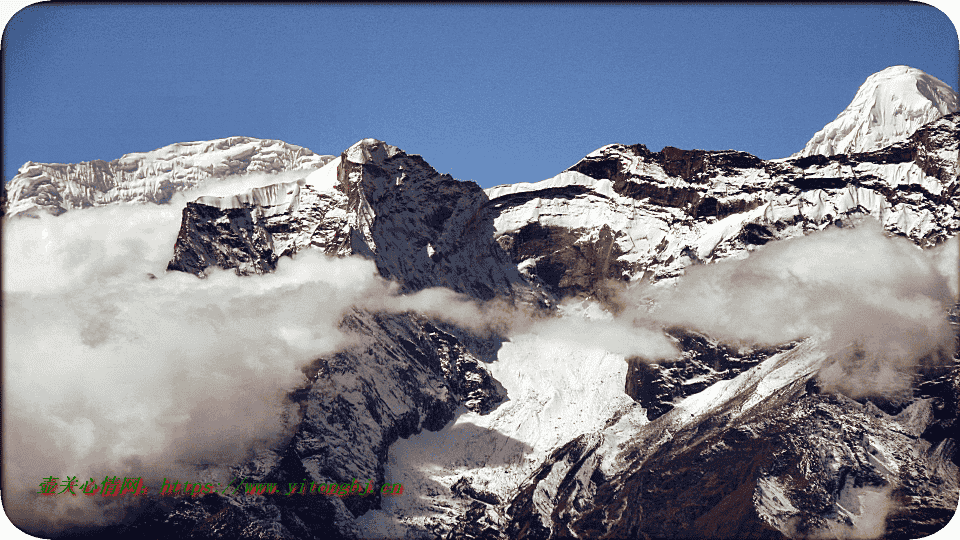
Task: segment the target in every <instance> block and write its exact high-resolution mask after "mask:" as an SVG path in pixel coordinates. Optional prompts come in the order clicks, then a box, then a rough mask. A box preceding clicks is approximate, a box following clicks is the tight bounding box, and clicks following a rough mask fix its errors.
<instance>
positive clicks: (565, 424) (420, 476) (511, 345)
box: [358, 308, 645, 538]
mask: <svg viewBox="0 0 960 540" xmlns="http://www.w3.org/2000/svg"><path fill="white" fill-rule="evenodd" d="M572 311H577V312H578V313H569V314H567V315H566V316H568V317H579V316H585V315H584V314H585V312H586V311H587V309H583V308H580V309H576V310H572ZM592 316H593V317H597V315H596V313H595V312H594V313H593V314H592ZM486 367H487V368H488V369H489V370H490V372H491V374H492V375H493V377H494V378H495V379H497V380H498V381H500V383H501V384H503V386H504V387H505V388H506V390H507V395H508V400H507V401H505V402H504V403H502V404H501V405H500V406H499V407H498V408H497V409H496V410H494V411H492V412H491V413H489V414H487V415H479V414H476V413H473V412H470V411H467V410H466V409H462V408H461V410H460V414H459V416H458V417H457V418H456V420H454V421H453V422H451V423H450V424H448V425H447V426H446V427H444V428H443V429H442V430H440V431H438V432H428V431H424V432H423V433H421V434H420V435H416V436H414V437H411V438H409V439H406V440H403V439H401V440H400V441H398V442H397V443H395V444H394V445H393V446H391V447H390V454H389V461H388V463H387V466H386V473H385V478H386V479H387V480H388V481H389V482H401V483H402V484H403V486H404V493H403V495H401V496H393V497H384V499H383V503H382V510H373V511H370V512H367V513H366V514H364V515H363V516H361V517H360V518H358V523H359V525H360V528H361V530H362V531H363V533H364V536H365V537H368V538H377V537H381V536H390V537H395V536H400V537H402V536H404V535H405V534H408V532H409V533H415V532H416V531H418V530H419V531H422V532H423V533H424V535H425V536H430V535H428V534H425V533H426V531H425V530H424V529H430V528H432V527H431V525H433V524H439V523H447V524H448V526H449V525H452V524H455V523H456V521H457V519H458V516H459V515H462V514H460V513H459V512H458V511H457V510H458V509H459V507H460V505H462V504H464V500H463V499H457V498H455V497H454V496H453V494H452V493H451V491H450V486H451V485H452V484H453V483H454V482H456V481H457V480H458V479H459V478H460V477H461V476H466V477H468V479H469V480H470V481H471V484H472V485H473V487H474V488H476V489H478V490H484V491H488V492H491V493H494V494H496V495H497V496H498V497H500V499H501V500H506V499H508V498H509V497H510V495H511V493H512V492H513V491H514V490H516V488H517V487H518V486H519V485H520V483H521V482H522V481H523V480H524V479H525V478H526V477H527V476H528V475H529V474H530V473H531V472H532V471H533V470H534V469H535V468H536V467H537V466H539V465H540V464H541V463H542V462H543V459H544V458H545V457H546V456H547V454H548V453H549V452H550V451H552V450H553V449H555V448H556V447H557V446H558V445H560V444H564V443H566V442H567V441H569V440H570V439H572V438H574V437H576V436H577V435H580V434H583V433H588V432H594V431H598V430H600V429H601V428H602V427H603V424H604V422H605V421H606V420H607V419H608V418H610V417H611V416H612V415H613V414H614V413H615V412H616V411H618V410H621V409H629V408H639V407H637V406H636V405H635V404H634V403H633V400H631V399H630V397H629V396H627V395H626V394H625V393H624V378H625V376H626V371H627V364H626V361H625V359H624V357H623V356H622V355H616V354H611V353H609V352H606V351H604V350H602V349H600V348H591V347H585V346H582V345H579V344H575V343H572V342H564V341H558V340H557V339H555V338H543V337H538V336H536V335H533V334H524V335H519V336H516V337H514V338H512V339H511V341H509V342H505V343H504V344H503V346H502V348H501V349H500V351H499V353H498V355H497V360H496V361H495V362H492V363H490V364H487V366H486ZM640 410H641V411H642V409H640ZM644 421H645V418H644ZM408 529H409V531H408Z"/></svg>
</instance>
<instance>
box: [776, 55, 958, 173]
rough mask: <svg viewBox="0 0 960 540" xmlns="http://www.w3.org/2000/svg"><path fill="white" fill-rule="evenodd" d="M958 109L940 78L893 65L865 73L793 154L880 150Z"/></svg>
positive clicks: (950, 92) (832, 153) (798, 155)
mask: <svg viewBox="0 0 960 540" xmlns="http://www.w3.org/2000/svg"><path fill="white" fill-rule="evenodd" d="M958 110H960V101H958V94H957V92H955V91H954V90H953V89H952V88H950V86H949V85H947V84H946V83H944V82H943V81H941V80H940V79H937V78H936V77H933V76H931V75H928V74H926V73H924V72H923V71H921V70H919V69H916V68H912V67H909V66H891V67H888V68H887V69H884V70H883V71H880V72H877V73H874V74H873V75H871V76H869V77H867V80H866V81H865V82H864V83H863V84H862V85H861V86H860V89H859V90H857V95H856V96H854V98H853V101H852V102H851V103H850V105H848V106H847V108H846V109H844V110H843V112H841V113H840V114H839V115H837V118H836V119H835V120H834V121H832V122H830V123H829V124H827V125H826V126H824V127H823V129H821V130H820V131H818V132H817V133H816V134H815V135H814V136H813V138H812V139H810V141H808V142H807V145H806V146H805V147H804V148H803V150H801V151H800V152H798V153H796V154H794V155H793V156H791V157H805V156H814V155H824V156H832V155H836V154H852V153H859V152H871V151H873V150H879V149H880V148H883V147H885V146H888V145H890V144H893V143H895V142H898V141H901V140H903V139H906V138H907V137H909V136H910V135H912V134H913V132H914V131H916V130H917V128H919V127H920V126H922V125H924V124H927V123H928V122H932V121H934V120H936V119H937V118H940V117H941V116H945V115H947V114H950V113H953V112H957V111H958Z"/></svg>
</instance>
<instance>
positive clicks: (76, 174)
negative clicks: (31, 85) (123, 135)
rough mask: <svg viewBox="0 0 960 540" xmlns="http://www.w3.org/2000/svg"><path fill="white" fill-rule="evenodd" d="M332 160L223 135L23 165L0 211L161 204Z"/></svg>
mask: <svg viewBox="0 0 960 540" xmlns="http://www.w3.org/2000/svg"><path fill="white" fill-rule="evenodd" d="M332 159H333V156H321V155H317V154H314V153H313V152H312V151H311V150H309V149H307V148H303V147H301V146H296V145H292V144H288V143H285V142H283V141H275V140H269V139H254V138H252V137H228V138H225V139H216V140H212V141H197V142H186V143H177V144H171V145H169V146H164V147H163V148H158V149H156V150H152V151H150V152H136V153H132V154H126V155H124V156H123V157H121V158H120V159H115V160H113V161H103V160H94V161H85V162H83V163H76V164H74V163H71V164H63V163H34V162H32V161H29V162H27V163H26V164H24V165H23V167H20V171H19V174H17V175H16V176H14V177H13V178H12V179H11V180H10V182H9V185H8V186H7V190H8V191H9V201H8V204H6V205H4V207H3V208H4V210H5V212H4V213H5V214H6V215H8V216H17V215H22V216H38V215H40V213H47V214H52V215H55V216H56V215H60V214H62V213H64V212H66V211H68V210H71V209H73V208H88V207H91V206H103V205H108V204H119V203H133V204H144V203H156V204H163V203H166V202H167V201H169V200H170V197H172V196H173V194H174V193H177V192H180V191H185V190H187V189H190V188H194V187H197V186H198V185H200V183H201V182H203V181H205V180H207V179H210V178H224V177H227V176H230V175H237V174H243V173H253V172H262V173H278V172H282V171H291V170H311V169H317V168H319V167H321V166H322V165H323V164H325V163H327V162H329V161H330V160H332Z"/></svg>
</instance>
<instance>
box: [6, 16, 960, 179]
mask: <svg viewBox="0 0 960 540" xmlns="http://www.w3.org/2000/svg"><path fill="white" fill-rule="evenodd" d="M2 56H3V67H4V72H3V91H4V95H3V162H4V165H3V174H4V178H5V179H7V180H9V179H10V178H12V177H13V175H15V174H16V169H17V168H18V167H19V166H21V165H22V164H23V163H24V162H26V161H28V160H32V161H42V162H61V163H76V162H80V161H89V160H92V159H104V160H111V159H116V158H118V157H120V156H121V155H123V154H124V153H128V152H137V151H146V150H151V149H154V148H158V147H160V146H164V145H167V144H170V143H174V142H180V141H193V140H206V139H215V138H220V137H227V136H232V135H247V136H252V137H261V138H271V139H282V140H284V141H287V142H289V143H293V144H298V145H301V146H306V147H308V148H310V149H312V150H314V151H315V152H318V153H323V154H339V153H340V152H342V151H343V150H344V149H346V148H347V147H348V146H350V145H351V144H353V143H354V142H356V141H358V140H359V139H361V138H364V137H375V138H378V139H381V140H385V141H387V142H389V143H391V144H394V145H396V146H399V147H400V148H402V149H404V150H406V151H407V152H410V153H416V154H421V155H422V156H423V157H424V158H425V159H426V160H427V161H428V162H429V163H430V164H431V165H433V166H434V167H435V168H437V170H439V171H440V172H444V173H450V174H452V175H453V176H454V177H456V178H460V179H463V180H468V179H470V180H474V181H476V182H478V183H480V184H481V185H482V186H484V187H489V186H492V185H496V184H501V183H512V182H519V181H537V180H542V179H544V178H548V177H550V176H553V175H555V174H557V173H558V172H560V171H561V170H563V169H565V168H567V167H569V166H570V165H572V164H573V163H575V162H576V161H577V160H578V159H580V158H581V157H583V156H584V155H586V154H587V153H589V152H591V151H592V150H594V149H596V148H598V147H600V146H603V145H604V144H609V143H625V144H634V143H643V144H645V145H647V146H648V147H649V148H651V149H652V150H659V149H660V148H662V147H663V146H664V145H669V146H676V147H679V148H684V149H692V148H700V149H707V150H719V149H730V148H732V149H737V150H743V151H747V152H750V153H752V154H755V155H757V156H759V157H761V158H777V157H784V156H786V155H789V154H791V153H793V152H795V151H798V150H800V149H801V148H802V147H803V145H804V143H805V142H806V141H807V140H808V139H809V138H810V137H811V136H812V135H813V134H814V133H815V132H816V131H817V130H819V129H820V128H821V127H823V125H824V124H826V123H827V122H829V121H831V120H833V119H834V118H835V117H836V115H837V114H838V113H839V112H840V111H841V110H842V109H843V108H844V107H845V106H846V105H847V104H848V103H849V102H850V101H851V99H852V98H853V95H854V93H855V92H856V90H857V88H858V86H859V85H860V84H861V83H862V82H863V81H864V79H866V78H867V76H869V75H870V74H871V73H874V72H877V71H880V70H881V69H884V68H886V67H888V66H891V65H896V64H906V65H909V66H913V67H916V68H919V69H922V70H924V71H926V72H927V73H930V74H931V75H934V76H935V77H938V78H939V79H941V80H943V81H944V82H946V83H948V84H950V85H951V86H952V87H954V88H955V89H956V88H957V77H958V76H957V68H958V41H957V32H956V29H955V27H954V25H953V24H952V23H951V21H950V19H949V18H948V17H947V16H946V15H944V14H943V13H942V12H940V11H939V10H937V9H936V8H933V7H929V6H925V5H921V4H912V5H886V6H883V5H881V6H831V5H820V6H815V5H790V6H729V5H725V6H706V5H673V6H652V5H626V6H589V5H588V6H580V5H553V6H541V5H522V6H497V5H480V6H447V5H440V6H358V5H352V6H336V5H321V6H317V5H307V6H281V5H267V6H255V5H233V6H202V5H192V6H140V5H134V6H89V5H85V6H63V5H60V6H51V5H43V4H39V5H34V6H31V7H28V8H26V9H25V10H22V11H20V12H19V13H18V14H17V15H15V16H14V17H13V18H12V19H11V20H10V22H9V23H8V25H7V27H6V30H5V32H4V35H3V48H2Z"/></svg>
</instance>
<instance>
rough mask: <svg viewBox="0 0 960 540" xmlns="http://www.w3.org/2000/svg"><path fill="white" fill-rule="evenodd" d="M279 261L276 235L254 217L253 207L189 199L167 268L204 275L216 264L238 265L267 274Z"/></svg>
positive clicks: (243, 270)
mask: <svg viewBox="0 0 960 540" xmlns="http://www.w3.org/2000/svg"><path fill="white" fill-rule="evenodd" d="M209 238H216V239H217V241H216V242H210V241H209V240H208V239H209ZM276 263H277V257H276V256H275V255H274V252H273V239H272V238H271V236H270V233H269V232H268V231H267V230H266V229H265V228H264V227H263V224H261V223H259V222H258V221H256V220H254V218H253V216H252V215H251V214H250V208H248V207H244V208H230V209H227V210H221V209H219V208H216V207H213V206H207V205H203V204H197V203H187V207H186V208H184V209H183V221H182V224H181V227H180V234H179V235H178V236H177V243H176V245H175V246H174V250H173V259H172V260H171V261H170V263H169V264H168V265H167V270H179V271H181V272H188V273H191V274H196V275H198V276H203V275H204V270H205V269H207V268H209V267H211V266H213V267H218V268H236V271H237V273H238V274H241V275H246V274H264V273H267V272H270V271H272V270H273V269H274V268H275V267H276Z"/></svg>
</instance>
